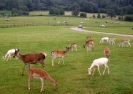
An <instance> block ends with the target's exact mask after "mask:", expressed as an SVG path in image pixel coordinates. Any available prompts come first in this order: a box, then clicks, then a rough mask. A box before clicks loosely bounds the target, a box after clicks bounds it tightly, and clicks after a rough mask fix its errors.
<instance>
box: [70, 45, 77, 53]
mask: <svg viewBox="0 0 133 94" xmlns="http://www.w3.org/2000/svg"><path fill="white" fill-rule="evenodd" d="M77 46H78V45H77V43H72V44H71V46H70V47H71V50H72V51H73V50H74V49H75V51H77Z"/></svg>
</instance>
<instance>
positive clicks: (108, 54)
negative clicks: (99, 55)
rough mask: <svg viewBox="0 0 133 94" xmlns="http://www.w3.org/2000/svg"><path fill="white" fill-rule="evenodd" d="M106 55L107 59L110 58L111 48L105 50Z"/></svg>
mask: <svg viewBox="0 0 133 94" xmlns="http://www.w3.org/2000/svg"><path fill="white" fill-rule="evenodd" d="M104 55H105V57H107V58H109V57H110V50H109V48H105V49H104Z"/></svg>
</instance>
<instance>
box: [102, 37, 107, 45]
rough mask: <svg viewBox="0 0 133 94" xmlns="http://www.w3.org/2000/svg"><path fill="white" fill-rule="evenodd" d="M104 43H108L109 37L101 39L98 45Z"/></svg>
mask: <svg viewBox="0 0 133 94" xmlns="http://www.w3.org/2000/svg"><path fill="white" fill-rule="evenodd" d="M104 41H106V43H108V41H109V37H103V38H102V39H101V40H100V44H103V43H104Z"/></svg>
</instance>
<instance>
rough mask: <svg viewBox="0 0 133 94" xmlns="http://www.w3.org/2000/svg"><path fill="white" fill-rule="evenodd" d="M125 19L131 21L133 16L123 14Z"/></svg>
mask: <svg viewBox="0 0 133 94" xmlns="http://www.w3.org/2000/svg"><path fill="white" fill-rule="evenodd" d="M124 20H125V21H133V16H125V18H124Z"/></svg>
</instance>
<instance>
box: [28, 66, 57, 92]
mask: <svg viewBox="0 0 133 94" xmlns="http://www.w3.org/2000/svg"><path fill="white" fill-rule="evenodd" d="M28 76H29V77H28V89H29V90H30V81H31V78H32V77H33V78H38V79H40V80H41V83H42V85H41V90H40V92H42V91H43V90H44V80H49V81H50V82H51V83H52V84H53V85H54V86H55V87H56V88H58V83H57V82H56V81H55V80H54V79H52V78H51V77H50V75H49V74H48V73H47V72H46V71H44V70H41V69H36V68H31V69H29V70H28Z"/></svg>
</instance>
